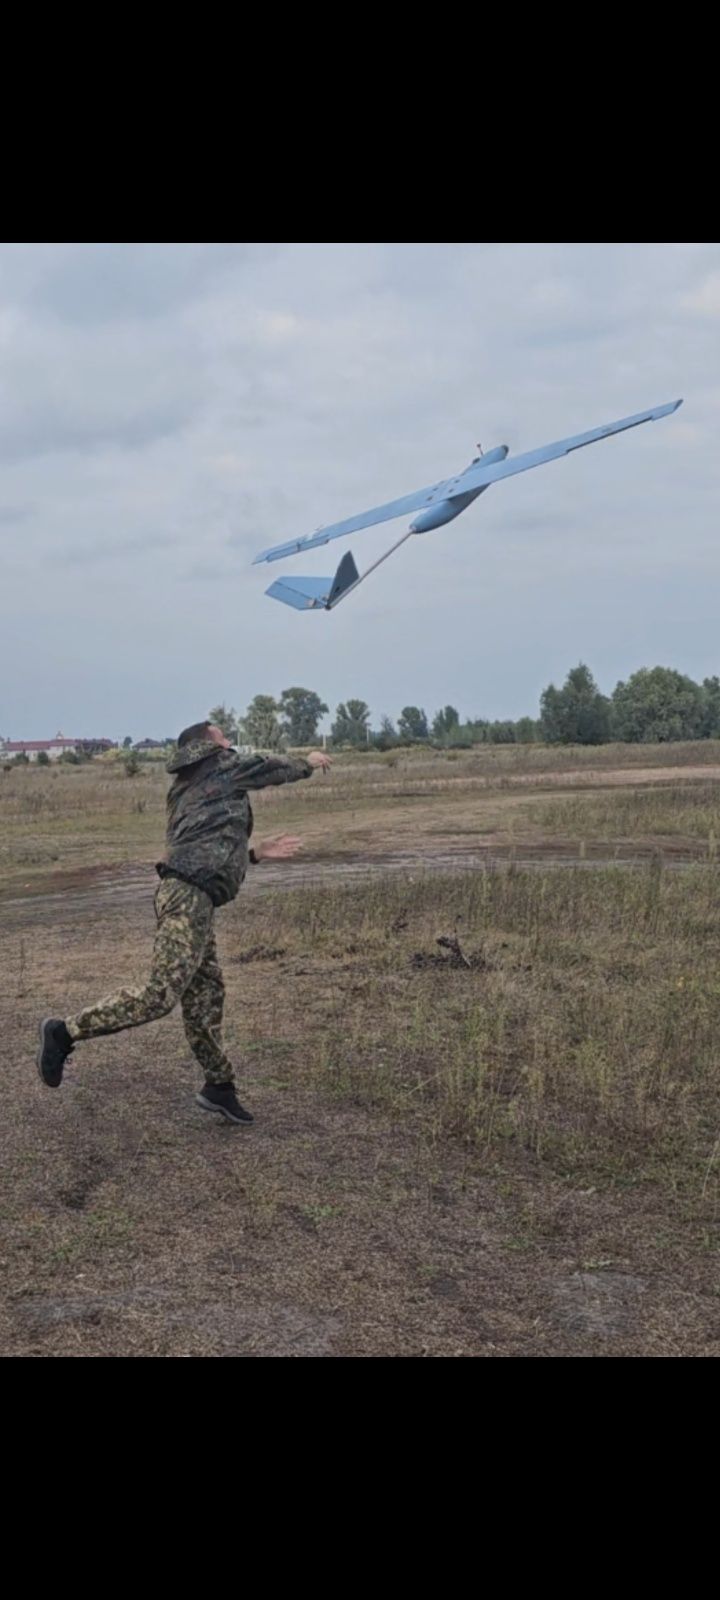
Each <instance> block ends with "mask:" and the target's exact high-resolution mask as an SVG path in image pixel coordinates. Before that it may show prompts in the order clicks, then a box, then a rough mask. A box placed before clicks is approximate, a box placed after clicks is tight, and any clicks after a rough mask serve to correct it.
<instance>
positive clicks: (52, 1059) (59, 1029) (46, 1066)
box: [36, 1017, 75, 1089]
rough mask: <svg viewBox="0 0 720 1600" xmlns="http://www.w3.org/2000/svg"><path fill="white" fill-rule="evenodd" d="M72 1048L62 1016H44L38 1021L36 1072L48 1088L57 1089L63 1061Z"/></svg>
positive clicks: (71, 1051) (73, 1047)
mask: <svg viewBox="0 0 720 1600" xmlns="http://www.w3.org/2000/svg"><path fill="white" fill-rule="evenodd" d="M74 1049H75V1046H74V1044H73V1042H72V1039H71V1038H70V1034H69V1033H68V1031H67V1028H66V1027H65V1023H64V1022H63V1020H62V1017H46V1018H45V1021H44V1022H41V1023H40V1048H39V1050H38V1053H37V1058H36V1059H37V1065H38V1072H39V1073H40V1077H41V1078H42V1081H43V1083H46V1084H47V1087H48V1089H57V1088H58V1087H59V1085H60V1084H61V1083H62V1075H63V1068H64V1066H65V1062H66V1061H67V1058H68V1056H71V1055H72V1053H73V1050H74Z"/></svg>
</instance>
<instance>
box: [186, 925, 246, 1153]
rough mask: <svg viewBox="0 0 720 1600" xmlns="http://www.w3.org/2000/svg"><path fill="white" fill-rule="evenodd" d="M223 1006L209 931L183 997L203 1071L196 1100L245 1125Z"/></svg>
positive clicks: (222, 989) (189, 1035) (191, 1042)
mask: <svg viewBox="0 0 720 1600" xmlns="http://www.w3.org/2000/svg"><path fill="white" fill-rule="evenodd" d="M224 1003H225V985H224V983H223V975H222V972H221V971H220V963H219V961H218V957H217V948H216V945H215V934H214V933H213V932H211V933H210V934H209V936H208V939H207V943H206V945H205V950H204V953H203V958H202V961H201V963H200V966H199V967H198V969H197V971H196V973H195V975H194V977H193V979H192V982H191V983H189V984H188V986H187V989H186V990H185V992H184V994H183V997H182V1014H183V1022H184V1023H185V1033H186V1035H187V1041H188V1044H189V1046H190V1049H191V1050H192V1053H193V1055H194V1056H195V1059H196V1061H199V1062H200V1065H201V1067H202V1068H203V1069H204V1072H205V1082H204V1084H203V1086H202V1089H201V1090H200V1093H199V1094H198V1095H196V1099H197V1103H198V1105H200V1106H202V1108H203V1111H219V1112H220V1115H221V1116H223V1117H225V1119H226V1121H227V1122H236V1123H241V1124H247V1123H250V1122H252V1121H253V1120H254V1119H253V1117H252V1116H251V1114H250V1112H249V1111H246V1110H245V1107H244V1106H241V1104H240V1101H239V1100H238V1097H237V1095H236V1093H235V1075H234V1073H233V1069H232V1063H231V1062H230V1060H229V1059H228V1057H227V1056H226V1054H225V1051H224V1050H223V1044H222V1018H223V1005H224Z"/></svg>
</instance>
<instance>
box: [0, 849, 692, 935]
mask: <svg viewBox="0 0 720 1600" xmlns="http://www.w3.org/2000/svg"><path fill="white" fill-rule="evenodd" d="M656 852H657V846H656V845H655V844H653V842H652V841H651V840H639V841H637V840H634V841H632V842H630V841H628V842H627V843H623V844H619V845H618V846H617V850H616V853H614V854H613V855H608V853H607V846H603V845H590V844H588V846H587V847H586V849H585V852H584V853H583V854H581V853H580V850H579V847H578V844H577V842H576V841H573V842H572V843H568V844H567V845H565V846H563V845H562V844H560V843H558V841H557V839H553V840H548V841H546V842H543V841H540V842H533V843H532V844H525V845H523V844H517V845H513V846H509V845H507V844H502V843H493V842H488V843H486V844H483V845H482V846H481V847H475V848H473V849H469V848H468V846H467V844H458V845H457V846H455V847H454V848H451V849H446V850H443V851H436V850H433V849H432V848H430V846H429V845H428V848H426V849H425V850H405V851H402V850H398V851H394V852H388V853H386V854H378V855H362V856H361V855H350V854H348V855H346V856H336V857H333V858H332V859H330V860H327V859H326V860H321V859H315V860H312V859H306V860H302V861H296V862H293V863H287V862H283V863H277V865H274V864H272V863H270V862H268V863H267V864H266V865H264V866H263V867H261V868H260V869H258V870H257V871H252V870H251V871H250V873H249V874H248V877H247V879H246V882H245V884H244V885H243V888H242V891H241V892H242V896H243V899H247V898H248V896H252V897H255V896H256V895H261V894H268V893H278V892H283V891H285V890H288V889H298V888H301V887H302V886H303V884H306V883H312V884H322V883H328V884H336V883H352V882H359V881H361V880H363V879H367V878H372V877H382V876H386V875H388V874H392V875H393V876H394V875H396V874H398V873H405V874H409V875H411V876H412V874H413V873H421V872H427V871H432V872H461V871H485V870H488V869H490V868H491V867H492V866H493V864H497V865H502V864H505V865H507V864H508V862H510V861H515V862H517V863H518V865H522V866H523V867H534V868H538V869H540V868H547V867H577V866H580V867H592V866H595V867H597V866H640V865H641V864H642V863H644V862H647V861H649V860H651V859H652V858H653V856H654V855H655V854H656ZM662 853H663V860H664V862H665V865H666V866H669V867H681V866H689V865H691V864H692V863H693V862H695V861H699V860H705V859H707V851H706V849H705V847H704V845H702V844H698V845H697V846H696V847H695V848H693V847H692V845H690V844H689V843H688V842H687V841H683V842H681V843H679V844H676V843H671V844H666V845H665V846H664V847H663V852H662ZM157 883H158V879H157V876H156V873H155V870H154V867H152V866H150V865H149V864H147V863H141V862H128V863H127V864H126V865H124V866H115V867H85V868H80V869H77V870H75V871H72V872H57V873H51V874H48V875H47V876H46V877H42V878H37V879H33V880H32V882H31V883H29V884H28V885H27V886H26V887H25V888H24V889H23V892H22V894H18V893H17V891H13V892H11V893H10V894H7V895H0V927H3V928H5V929H6V930H7V931H8V932H9V931H10V930H11V929H12V928H21V927H28V926H33V925H35V926H37V925H42V924H43V923H44V922H47V921H50V920H51V919H52V918H53V917H55V916H57V915H58V913H62V917H63V920H66V919H67V918H68V917H71V916H73V915H77V916H78V917H82V916H83V915H92V916H93V917H95V916H97V915H100V914H103V913H104V912H108V911H111V910H113V909H117V908H119V907H121V906H126V905H127V904H128V903H129V902H132V903H136V904H141V903H143V902H146V901H147V902H148V904H149V902H150V901H151V900H152V897H153V895H154V893H155V890H156V888H157Z"/></svg>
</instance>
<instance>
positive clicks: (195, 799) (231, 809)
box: [157, 740, 313, 906]
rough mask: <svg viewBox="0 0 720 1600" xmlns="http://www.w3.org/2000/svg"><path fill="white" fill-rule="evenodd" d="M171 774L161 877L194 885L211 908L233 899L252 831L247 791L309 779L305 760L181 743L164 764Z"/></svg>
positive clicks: (209, 745) (244, 865) (245, 866)
mask: <svg viewBox="0 0 720 1600" xmlns="http://www.w3.org/2000/svg"><path fill="white" fill-rule="evenodd" d="M166 770H167V771H168V772H170V773H172V774H173V775H174V779H175V781H174V783H172V784H171V785H170V789H169V791H168V797H167V835H166V854H165V860H164V861H161V862H158V869H157V870H158V872H159V873H160V876H161V877H165V876H167V875H171V876H173V877H177V878H184V879H185V881H186V882H187V883H194V884H196V885H197V887H198V888H199V889H204V890H205V893H206V894H209V896H210V899H211V900H212V902H213V905H215V906H223V905H226V904H227V901H228V900H234V899H235V896H236V894H237V892H238V889H239V888H240V885H241V883H242V881H243V878H244V877H245V873H246V872H247V865H248V841H249V839H250V835H251V833H252V829H253V815H252V807H251V805H250V801H249V799H248V790H249V789H265V788H267V786H268V785H269V784H274V783H296V782H297V780H298V779H299V778H310V777H312V772H313V769H312V767H311V766H310V764H309V762H307V761H301V760H299V761H288V760H285V759H283V758H281V757H279V756H260V755H254V756H239V755H238V754H237V752H236V751H235V750H225V749H223V746H222V745H217V744H213V742H212V741H211V740H207V741H202V742H199V743H195V744H188V745H185V746H184V748H183V749H182V750H178V751H177V753H176V754H175V755H174V756H173V758H172V761H169V762H168V764H167V769H166Z"/></svg>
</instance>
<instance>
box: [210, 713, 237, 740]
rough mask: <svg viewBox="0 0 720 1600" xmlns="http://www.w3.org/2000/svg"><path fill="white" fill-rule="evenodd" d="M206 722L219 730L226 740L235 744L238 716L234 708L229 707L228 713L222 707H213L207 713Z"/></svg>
mask: <svg viewBox="0 0 720 1600" xmlns="http://www.w3.org/2000/svg"><path fill="white" fill-rule="evenodd" d="M208 722H212V724H213V727H215V728H219V729H220V732H221V733H224V735H225V738H226V739H230V740H231V741H232V743H233V744H234V743H235V741H236V739H237V736H238V715H237V711H236V710H235V707H234V706H231V707H230V710H229V711H228V710H227V708H226V707H225V706H224V705H223V706H214V707H213V710H212V711H209V712H208Z"/></svg>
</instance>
